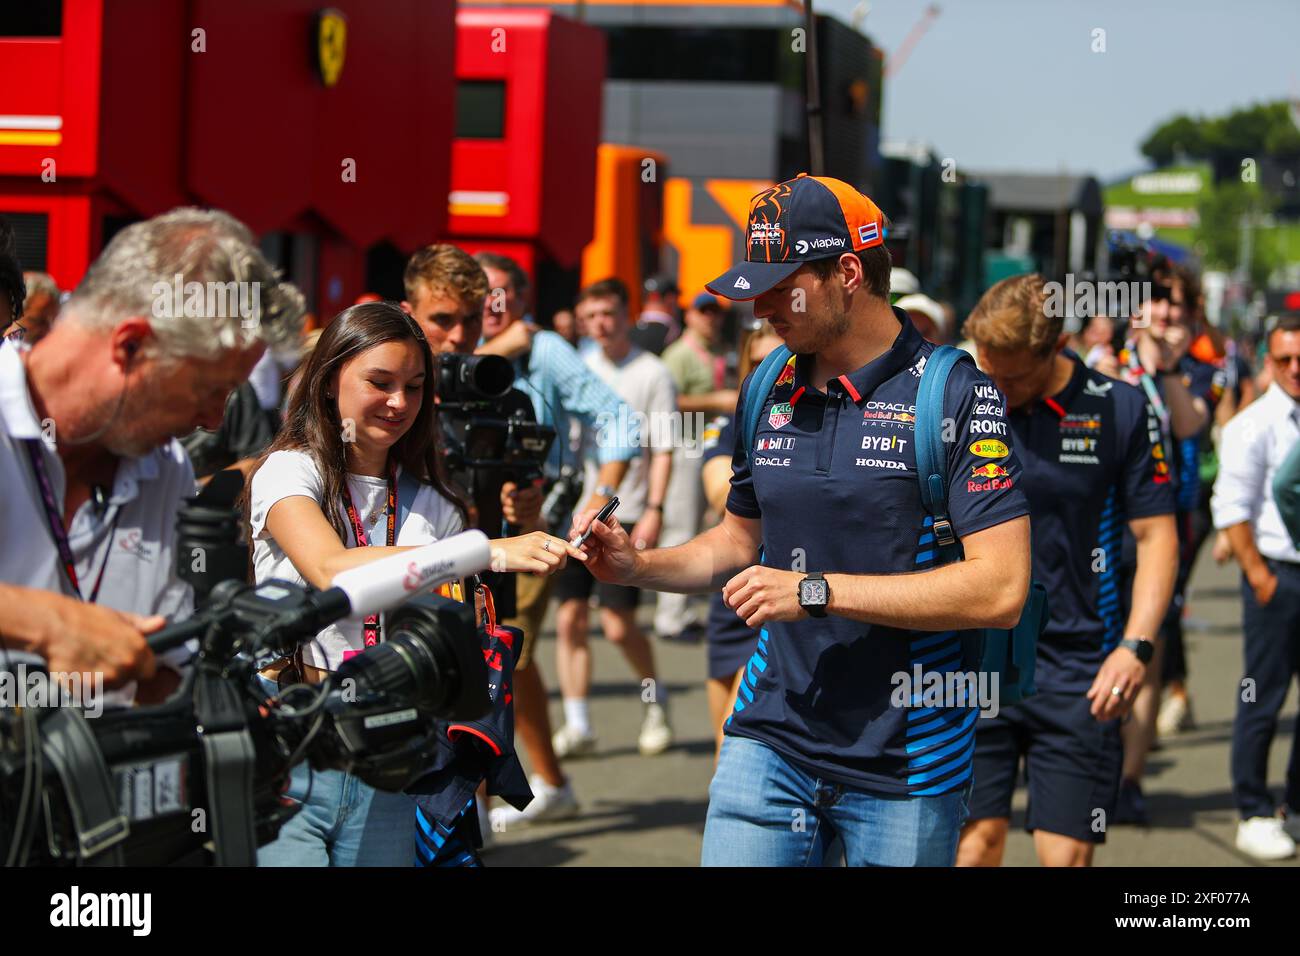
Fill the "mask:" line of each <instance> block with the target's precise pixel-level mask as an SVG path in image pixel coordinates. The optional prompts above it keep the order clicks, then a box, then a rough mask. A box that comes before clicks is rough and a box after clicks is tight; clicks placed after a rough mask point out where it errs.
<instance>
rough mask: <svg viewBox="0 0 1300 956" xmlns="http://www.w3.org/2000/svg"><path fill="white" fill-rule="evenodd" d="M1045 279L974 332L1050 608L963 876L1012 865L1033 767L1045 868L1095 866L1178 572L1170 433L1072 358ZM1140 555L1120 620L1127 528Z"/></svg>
mask: <svg viewBox="0 0 1300 956" xmlns="http://www.w3.org/2000/svg"><path fill="white" fill-rule="evenodd" d="M1046 300H1047V296H1046V294H1045V290H1044V283H1043V280H1042V278H1041V277H1040V276H1037V275H1025V276H1016V277H1015V278H1011V279H1004V280H1003V281H1002V282H999V283H998V284H997V285H995V286H993V288H991V289H989V291H988V292H986V293H985V294H984V297H983V298H982V299H981V300H980V302H979V304H978V305H977V306H976V307H975V311H974V312H972V313H971V316H970V318H969V319H967V321H966V326H965V331H966V334H967V335H968V336H970V337H971V338H973V339H974V340H975V346H976V349H977V351H978V353H979V357H980V367H981V368H983V369H985V370H986V371H987V372H988V373H989V374H990V375H992V376H993V380H994V381H995V382H997V384H998V387H999V388H1000V389H1001V390H1002V392H1003V393H1004V394H1005V395H1006V397H1007V405H1008V406H1009V407H1008V409H1007V412H1008V415H1007V421H1008V423H1009V424H1010V426H1011V428H1010V431H1011V434H1012V436H1013V437H1014V438H1015V441H1016V452H1017V455H1018V456H1019V459H1020V463H1021V465H1022V467H1023V471H1022V473H1021V478H1020V486H1021V488H1022V489H1023V491H1024V493H1025V495H1026V496H1027V497H1028V499H1029V513H1030V516H1031V518H1032V519H1033V531H1034V533H1033V561H1034V579H1035V580H1037V581H1041V582H1042V583H1043V584H1044V585H1045V586H1046V588H1047V592H1048V595H1049V599H1048V607H1049V612H1050V619H1049V621H1048V624H1047V627H1046V629H1045V631H1044V633H1043V635H1042V637H1041V638H1040V639H1039V645H1038V659H1037V667H1036V672H1035V683H1036V685H1037V687H1038V694H1037V695H1036V696H1033V697H1030V698H1028V699H1027V700H1025V701H1023V702H1021V703H1019V704H1016V705H1015V706H1011V707H1006V708H1004V709H1003V710H1002V712H1001V713H1000V714H998V715H997V716H996V717H994V718H992V719H990V720H984V721H981V722H980V726H979V731H978V733H977V734H976V746H975V792H974V795H973V796H972V798H971V807H970V816H971V823H970V824H968V825H967V827H966V830H965V832H964V833H963V835H962V842H961V850H960V853H959V854H958V863H959V865H966V866H978V865H983V866H996V865H997V864H999V863H1000V862H1001V860H1002V853H1003V850H1004V848H1005V846H1006V838H1007V830H1008V828H1009V825H1010V817H1011V796H1012V792H1013V791H1014V789H1015V784H1016V778H1017V776H1018V772H1019V768H1020V759H1021V756H1022V755H1023V756H1024V758H1025V761H1026V765H1027V776H1028V779H1029V813H1028V820H1027V827H1028V829H1029V830H1031V831H1032V832H1033V834H1034V845H1035V848H1036V849H1037V851H1038V859H1039V861H1040V862H1041V863H1042V864H1043V865H1045V866H1086V865H1088V864H1089V863H1091V861H1092V852H1093V847H1094V845H1095V844H1097V843H1101V842H1103V841H1104V840H1105V837H1106V826H1107V824H1108V823H1111V822H1114V821H1113V819H1112V818H1113V817H1114V811H1115V801H1116V795H1117V793H1118V790H1119V778H1120V762H1121V760H1122V756H1123V754H1122V747H1121V742H1120V734H1119V718H1121V717H1123V716H1124V715H1125V714H1126V713H1128V711H1129V709H1130V707H1131V706H1132V703H1133V699H1134V698H1135V697H1136V696H1137V693H1138V691H1139V690H1140V689H1141V687H1142V683H1143V679H1144V678H1145V676H1146V663H1147V662H1148V661H1149V660H1150V659H1151V657H1152V654H1153V651H1154V647H1153V644H1152V642H1151V638H1152V637H1153V636H1154V635H1155V634H1156V633H1157V630H1158V628H1159V626H1160V621H1161V618H1163V617H1164V613H1165V608H1166V607H1167V606H1168V604H1169V596H1170V594H1171V593H1172V591H1173V585H1174V575H1175V571H1176V568H1177V564H1178V536H1177V531H1176V530H1175V527H1174V519H1173V512H1174V495H1173V490H1172V489H1173V485H1172V482H1171V477H1170V468H1169V462H1168V461H1167V460H1166V458H1165V456H1164V453H1163V449H1162V445H1161V441H1160V425H1159V422H1158V421H1157V420H1156V417H1155V414H1154V413H1153V412H1152V411H1151V409H1150V406H1149V404H1148V403H1147V399H1146V396H1145V395H1143V394H1142V392H1140V391H1139V390H1138V389H1136V388H1134V387H1132V386H1130V385H1127V384H1125V383H1123V382H1119V381H1116V380H1115V379H1110V378H1107V377H1106V376H1104V375H1102V374H1101V373H1100V372H1097V371H1093V370H1090V369H1088V368H1087V367H1086V366H1084V364H1083V362H1081V361H1080V360H1079V358H1078V357H1077V356H1076V355H1074V353H1072V352H1065V351H1063V350H1064V349H1065V346H1066V344H1067V341H1068V336H1066V335H1063V334H1062V332H1061V326H1062V324H1063V317H1061V316H1056V317H1053V316H1052V315H1051V314H1049V313H1050V310H1049V309H1048V308H1046ZM1125 522H1126V523H1127V525H1128V527H1129V528H1130V529H1131V530H1132V533H1133V537H1134V538H1135V539H1136V542H1137V571H1136V576H1135V578H1134V583H1133V597H1132V609H1131V611H1130V613H1129V616H1128V621H1127V623H1125V621H1124V620H1123V618H1122V617H1121V601H1120V597H1121V595H1120V589H1121V587H1122V585H1121V582H1120V576H1121V575H1120V571H1121V568H1120V557H1121V550H1122V543H1121V542H1122V535H1123V523H1125Z"/></svg>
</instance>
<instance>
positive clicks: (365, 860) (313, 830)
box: [257, 681, 415, 866]
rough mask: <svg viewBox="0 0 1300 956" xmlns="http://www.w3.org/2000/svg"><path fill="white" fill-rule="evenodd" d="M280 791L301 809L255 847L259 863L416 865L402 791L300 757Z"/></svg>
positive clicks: (409, 802)
mask: <svg viewBox="0 0 1300 956" xmlns="http://www.w3.org/2000/svg"><path fill="white" fill-rule="evenodd" d="M264 683H266V684H269V682H266V681H264ZM270 686H271V687H272V688H273V685H270ZM309 786H310V792H308V787H309ZM285 796H286V797H288V798H290V799H291V800H293V801H294V802H296V803H299V804H302V809H301V810H299V811H298V813H297V814H295V815H294V816H293V817H292V818H291V819H290V820H289V822H288V823H286V824H285V825H284V826H283V827H281V828H280V834H279V836H277V837H276V838H275V840H274V841H272V842H271V843H268V844H266V846H263V847H260V848H259V849H258V851H257V865H258V866H414V865H415V801H414V800H413V799H411V798H410V797H408V796H407V795H406V794H404V793H388V792H386V791H383V790H376V789H375V788H374V787H372V786H370V785H369V784H366V783H363V782H362V781H361V780H360V779H359V778H357V777H354V776H353V775H352V774H350V773H344V772H343V771H341V770H324V771H320V770H317V771H313V770H311V768H309V767H308V766H307V764H306V762H303V763H300V764H298V765H297V766H296V767H294V768H293V770H292V771H291V776H290V778H289V789H288V791H287V792H286V793H285ZM304 798H305V800H306V802H305V803H304V802H303V801H304Z"/></svg>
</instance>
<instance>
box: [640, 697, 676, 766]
mask: <svg viewBox="0 0 1300 956" xmlns="http://www.w3.org/2000/svg"><path fill="white" fill-rule="evenodd" d="M672 742H673V729H672V727H670V726H669V725H668V714H667V713H665V711H664V709H663V707H662V706H660V705H659V704H646V708H645V717H644V718H643V719H642V720H641V734H640V736H638V737H637V740H636V745H637V749H638V750H640V751H641V753H642V754H643V755H645V756H647V757H653V756H654V755H655V754H661V753H663V752H664V751H665V750H667V749H668V748H669V747H670V746H672Z"/></svg>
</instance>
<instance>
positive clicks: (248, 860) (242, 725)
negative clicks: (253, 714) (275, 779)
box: [194, 668, 257, 866]
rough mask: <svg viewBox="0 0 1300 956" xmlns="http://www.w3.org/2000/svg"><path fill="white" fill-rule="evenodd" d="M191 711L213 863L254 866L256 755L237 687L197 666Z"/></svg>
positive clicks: (255, 855)
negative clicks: (200, 751) (197, 733)
mask: <svg viewBox="0 0 1300 956" xmlns="http://www.w3.org/2000/svg"><path fill="white" fill-rule="evenodd" d="M194 712H195V716H196V717H197V718H198V723H199V729H200V739H201V741H202V744H203V757H204V761H203V762H204V764H205V769H206V776H207V784H208V800H209V802H210V803H211V806H210V807H209V814H210V818H211V822H212V845H213V849H214V852H215V856H216V864H217V866H256V865H257V837H256V834H255V832H254V826H253V820H254V816H253V784H254V777H255V772H254V771H255V767H256V758H257V753H256V751H255V750H254V749H253V738H252V737H251V736H249V733H248V724H247V717H246V716H245V714H244V708H243V706H242V704H241V702H240V697H239V690H238V688H237V687H236V686H235V685H234V684H232V683H230V682H228V681H225V680H222V678H221V677H220V675H218V674H215V673H212V672H210V671H208V670H206V669H202V668H201V669H199V671H198V673H197V674H196V675H195V685H194Z"/></svg>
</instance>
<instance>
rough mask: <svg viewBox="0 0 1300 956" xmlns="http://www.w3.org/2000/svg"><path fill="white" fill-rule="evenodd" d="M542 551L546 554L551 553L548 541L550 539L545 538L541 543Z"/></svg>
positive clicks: (549, 541)
mask: <svg viewBox="0 0 1300 956" xmlns="http://www.w3.org/2000/svg"><path fill="white" fill-rule="evenodd" d="M542 550H543V551H545V552H546V553H547V554H550V551H551V539H550V538H546V539H545V540H543V541H542Z"/></svg>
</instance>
